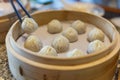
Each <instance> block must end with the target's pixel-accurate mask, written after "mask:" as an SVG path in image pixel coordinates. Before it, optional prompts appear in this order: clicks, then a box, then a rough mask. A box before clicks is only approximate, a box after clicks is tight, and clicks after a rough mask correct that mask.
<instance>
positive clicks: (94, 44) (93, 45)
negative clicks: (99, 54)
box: [87, 40, 106, 53]
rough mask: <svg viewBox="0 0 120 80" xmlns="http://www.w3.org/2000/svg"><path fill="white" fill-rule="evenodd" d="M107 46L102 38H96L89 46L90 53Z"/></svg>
mask: <svg viewBox="0 0 120 80" xmlns="http://www.w3.org/2000/svg"><path fill="white" fill-rule="evenodd" d="M105 47H106V46H105V44H104V43H103V42H102V41H100V40H94V41H93V42H90V43H89V45H88V48H87V52H88V53H93V52H96V51H99V50H102V49H104V48H105Z"/></svg>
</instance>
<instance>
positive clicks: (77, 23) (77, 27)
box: [72, 20, 86, 34]
mask: <svg viewBox="0 0 120 80" xmlns="http://www.w3.org/2000/svg"><path fill="white" fill-rule="evenodd" d="M72 27H73V28H74V29H75V30H76V31H77V32H78V34H82V33H84V32H85V31H86V26H85V23H84V22H82V21H81V20H76V21H74V22H73V23H72Z"/></svg>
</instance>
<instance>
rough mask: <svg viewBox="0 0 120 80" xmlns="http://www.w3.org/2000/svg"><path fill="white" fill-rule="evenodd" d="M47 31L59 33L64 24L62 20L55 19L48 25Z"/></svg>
mask: <svg viewBox="0 0 120 80" xmlns="http://www.w3.org/2000/svg"><path fill="white" fill-rule="evenodd" d="M47 31H48V32H49V33H51V34H55V33H59V32H61V31H62V24H61V22H60V21H58V20H56V19H54V20H52V21H50V22H49V23H48V25H47Z"/></svg>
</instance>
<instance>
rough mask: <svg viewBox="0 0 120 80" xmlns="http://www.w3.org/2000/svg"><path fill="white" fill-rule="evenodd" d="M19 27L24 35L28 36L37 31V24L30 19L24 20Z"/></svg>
mask: <svg viewBox="0 0 120 80" xmlns="http://www.w3.org/2000/svg"><path fill="white" fill-rule="evenodd" d="M21 27H22V29H23V31H24V32H25V33H28V34H30V33H32V32H34V31H35V30H36V29H38V24H37V23H36V22H35V21H34V20H33V19H32V18H25V19H24V20H23V22H22V24H21Z"/></svg>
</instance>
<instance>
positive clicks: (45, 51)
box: [40, 46, 57, 56]
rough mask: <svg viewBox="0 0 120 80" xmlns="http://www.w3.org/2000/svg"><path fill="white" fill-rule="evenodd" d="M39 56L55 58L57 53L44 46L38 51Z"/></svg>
mask: <svg viewBox="0 0 120 80" xmlns="http://www.w3.org/2000/svg"><path fill="white" fill-rule="evenodd" d="M40 55H47V56H57V52H56V50H55V49H54V48H52V47H51V46H45V47H43V48H42V49H41V50H40Z"/></svg>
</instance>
